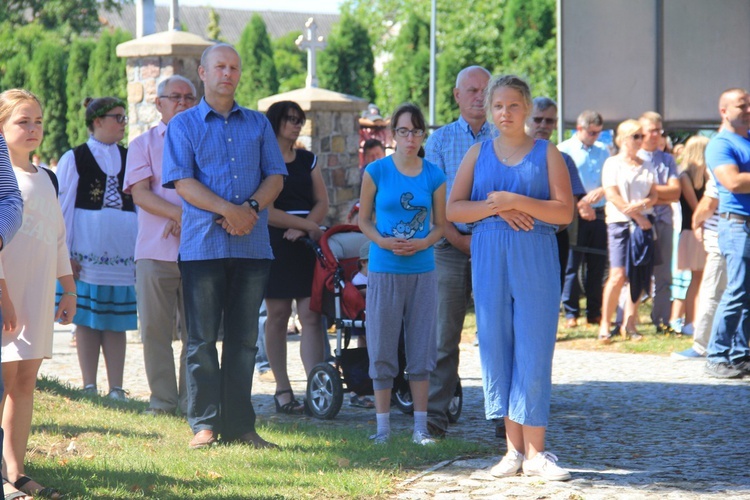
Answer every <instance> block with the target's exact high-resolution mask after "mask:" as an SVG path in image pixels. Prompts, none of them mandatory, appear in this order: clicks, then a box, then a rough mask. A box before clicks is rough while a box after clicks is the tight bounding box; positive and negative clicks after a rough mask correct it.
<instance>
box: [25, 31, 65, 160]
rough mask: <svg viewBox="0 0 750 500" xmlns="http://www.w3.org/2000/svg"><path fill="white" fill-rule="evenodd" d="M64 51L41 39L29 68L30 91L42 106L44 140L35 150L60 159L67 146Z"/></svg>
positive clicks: (41, 154)
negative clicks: (41, 41)
mask: <svg viewBox="0 0 750 500" xmlns="http://www.w3.org/2000/svg"><path fill="white" fill-rule="evenodd" d="M66 59H67V54H66V53H65V50H64V49H63V48H62V47H60V45H59V44H54V43H50V42H43V43H41V44H40V45H38V46H37V47H36V48H35V50H34V57H33V58H32V60H31V68H30V71H29V77H30V78H29V90H31V91H32V92H34V93H35V94H36V95H37V97H38V98H39V100H40V101H42V105H43V106H44V141H43V142H42V145H41V146H40V147H39V149H38V150H37V153H39V155H40V156H41V157H42V158H46V159H49V158H53V157H54V158H60V156H61V155H62V153H63V152H65V151H66V150H67V149H68V138H67V135H66V133H65V112H66V107H67V106H66V96H65V79H64V78H63V75H64V73H65V62H66Z"/></svg>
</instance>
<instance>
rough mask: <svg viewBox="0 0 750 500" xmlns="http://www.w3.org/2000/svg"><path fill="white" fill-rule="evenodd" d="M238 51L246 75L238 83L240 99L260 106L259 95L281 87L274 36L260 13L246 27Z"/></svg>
mask: <svg viewBox="0 0 750 500" xmlns="http://www.w3.org/2000/svg"><path fill="white" fill-rule="evenodd" d="M237 51H238V52H239V54H240V57H241V58H242V78H241V79H240V84H239V86H238V87H237V102H238V103H239V104H241V105H242V106H247V107H248V108H252V109H257V107H258V99H262V98H264V97H268V96H270V95H273V94H275V93H277V92H278V91H279V79H278V76H277V73H276V64H275V63H274V61H273V49H272V48H271V39H270V38H269V37H268V31H267V30H266V23H265V22H264V21H263V18H262V17H260V15H259V14H253V17H252V18H250V22H249V23H247V26H245V29H244V30H243V31H242V36H241V37H240V42H239V44H238V46H237Z"/></svg>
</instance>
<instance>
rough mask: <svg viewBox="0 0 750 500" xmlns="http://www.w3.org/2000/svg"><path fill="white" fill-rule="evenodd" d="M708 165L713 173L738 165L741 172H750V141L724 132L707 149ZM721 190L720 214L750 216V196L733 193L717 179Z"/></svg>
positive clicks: (712, 140) (717, 135) (715, 137)
mask: <svg viewBox="0 0 750 500" xmlns="http://www.w3.org/2000/svg"><path fill="white" fill-rule="evenodd" d="M706 164H707V165H708V168H710V169H711V172H714V170H715V169H716V167H720V166H721V165H737V168H739V171H740V172H750V139H748V138H747V137H742V136H740V135H738V134H735V133H734V132H728V131H726V130H722V131H721V132H719V133H718V134H716V136H714V138H713V139H711V142H709V143H708V146H707V147H706ZM717 188H718V190H719V213H725V212H730V213H733V214H740V215H747V216H750V194H748V193H731V192H730V191H729V190H728V189H727V188H725V187H724V186H722V185H721V182H719V181H718V178H717Z"/></svg>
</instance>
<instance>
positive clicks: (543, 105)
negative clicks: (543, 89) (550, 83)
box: [532, 96, 559, 111]
mask: <svg viewBox="0 0 750 500" xmlns="http://www.w3.org/2000/svg"><path fill="white" fill-rule="evenodd" d="M532 104H533V109H534V111H547V110H548V109H549V108H555V111H557V110H558V109H559V108H558V107H557V103H556V102H555V101H553V100H552V99H550V98H549V97H546V96H539V97H535V98H534V100H533V101H532Z"/></svg>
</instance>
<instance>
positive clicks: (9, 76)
mask: <svg viewBox="0 0 750 500" xmlns="http://www.w3.org/2000/svg"><path fill="white" fill-rule="evenodd" d="M28 68H29V59H28V57H26V56H25V55H23V54H16V55H15V56H13V57H11V58H10V59H9V60H8V62H7V63H6V64H5V74H4V75H3V78H2V81H1V82H0V83H1V86H2V89H23V88H26V87H28V85H29V73H28Z"/></svg>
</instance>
